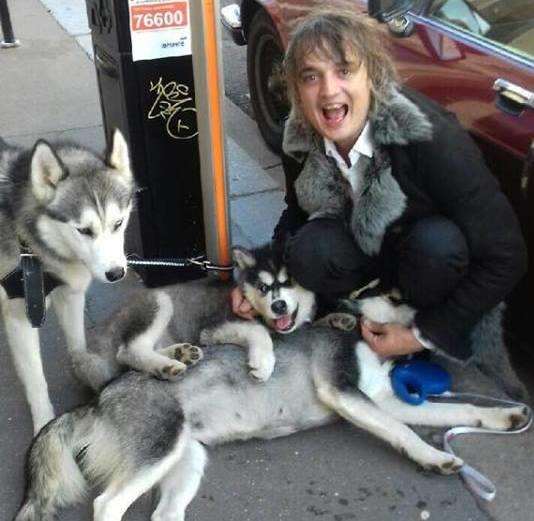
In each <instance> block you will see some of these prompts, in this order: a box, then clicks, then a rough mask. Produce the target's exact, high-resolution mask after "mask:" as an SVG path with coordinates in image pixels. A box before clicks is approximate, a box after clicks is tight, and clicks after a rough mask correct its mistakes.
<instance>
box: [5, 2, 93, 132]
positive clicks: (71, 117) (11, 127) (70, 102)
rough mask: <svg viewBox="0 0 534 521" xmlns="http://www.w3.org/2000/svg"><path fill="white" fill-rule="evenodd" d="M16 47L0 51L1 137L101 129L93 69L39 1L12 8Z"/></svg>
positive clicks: (80, 50) (23, 3)
mask: <svg viewBox="0 0 534 521" xmlns="http://www.w3.org/2000/svg"><path fill="white" fill-rule="evenodd" d="M9 7H10V10H11V18H12V22H13V27H14V28H15V29H16V35H17V38H18V39H19V40H20V41H21V42H22V45H21V46H20V47H17V48H14V49H7V50H2V51H0V71H1V75H0V92H2V100H3V101H2V117H1V118H0V136H3V137H10V136H24V135H28V134H32V135H33V134H45V133H48V132H54V131H64V130H69V129H80V128H86V127H95V126H98V125H101V123H102V118H101V114H100V102H99V99H98V89H97V83H96V75H95V71H94V66H93V64H92V62H91V61H90V60H89V58H88V57H87V55H86V54H85V52H84V51H83V50H82V49H81V47H80V46H78V45H74V44H73V43H74V41H73V38H72V37H71V36H69V35H68V34H67V33H65V31H64V30H63V29H62V28H61V27H60V26H59V25H58V23H57V22H56V20H55V19H54V18H53V17H52V16H50V14H49V13H48V12H47V10H46V8H45V7H44V6H43V4H41V2H39V1H38V0H24V1H22V2H10V3H9Z"/></svg>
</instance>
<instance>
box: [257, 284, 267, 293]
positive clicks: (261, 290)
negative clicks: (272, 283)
mask: <svg viewBox="0 0 534 521" xmlns="http://www.w3.org/2000/svg"><path fill="white" fill-rule="evenodd" d="M258 289H259V290H260V293H261V294H262V295H267V293H269V286H267V284H261V285H260V287H259V288H258Z"/></svg>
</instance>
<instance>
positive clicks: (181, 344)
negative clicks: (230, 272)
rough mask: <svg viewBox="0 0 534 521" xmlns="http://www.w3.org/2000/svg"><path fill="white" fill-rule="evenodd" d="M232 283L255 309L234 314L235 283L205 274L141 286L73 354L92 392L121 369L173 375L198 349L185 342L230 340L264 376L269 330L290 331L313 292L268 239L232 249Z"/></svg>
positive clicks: (308, 310) (270, 358)
mask: <svg viewBox="0 0 534 521" xmlns="http://www.w3.org/2000/svg"><path fill="white" fill-rule="evenodd" d="M232 254H233V259H234V263H235V265H236V271H237V277H236V279H237V284H238V286H239V287H240V288H241V289H242V290H243V292H244V294H245V295H246V297H247V299H248V300H249V302H250V303H251V304H252V306H253V307H254V309H255V310H256V311H257V313H258V319H257V320H243V319H239V318H238V317H236V316H235V315H234V314H233V313H232V310H231V307H230V292H231V290H232V288H233V285H230V284H228V283H224V282H221V281H218V280H212V279H207V278H206V279H202V280H196V281H190V282H184V283H178V284H175V285H174V286H170V287H167V288H165V290H148V289H145V290H142V291H141V292H139V293H138V294H137V295H134V296H133V297H132V298H131V299H130V303H129V304H127V305H126V306H125V307H123V308H122V309H120V311H119V312H118V313H117V314H116V315H115V316H112V317H111V318H110V320H109V323H108V324H107V325H106V326H105V327H104V331H103V332H99V333H98V334H96V335H94V336H95V338H94V341H91V342H89V346H90V350H89V351H88V352H85V351H84V352H80V353H77V354H76V355H75V356H74V368H75V371H76V374H77V375H78V377H79V378H80V379H81V380H82V381H83V382H84V383H86V384H88V385H89V386H90V387H92V388H93V389H95V390H98V389H100V388H101V387H103V386H104V385H105V384H106V383H108V382H109V381H110V380H112V379H113V378H114V377H116V376H117V375H118V374H120V373H121V372H123V371H124V370H125V368H133V369H137V370H139V371H143V372H146V373H150V374H152V375H154V376H156V377H158V378H162V379H165V380H173V379H176V378H178V377H179V376H180V375H181V374H182V372H183V371H184V370H185V369H186V367H187V365H191V364H194V363H196V362H198V361H199V360H200V358H201V351H200V350H199V349H198V348H197V347H196V346H192V345H191V344H189V343H187V342H194V343H201V344H207V343H218V344H221V343H232V344H238V345H240V346H242V347H244V348H246V349H248V367H249V370H250V374H251V376H253V377H254V378H255V379H257V380H260V381H265V380H267V379H268V378H269V377H270V375H271V373H272V372H273V369H274V365H275V358H274V354H273V341H272V338H271V335H272V334H273V333H274V334H287V333H291V332H292V331H294V330H296V329H298V328H299V327H301V326H302V325H303V324H305V323H306V322H309V321H311V320H312V319H313V317H314V312H315V296H314V294H313V293H312V292H310V291H308V290H306V289H304V288H303V287H302V286H300V285H299V284H297V283H296V282H295V281H294V280H293V279H292V278H291V277H290V275H289V274H288V272H287V269H286V267H285V265H284V262H283V254H282V251H281V250H279V249H278V248H276V247H275V246H274V245H271V244H267V245H265V246H262V247H259V248H256V249H254V250H247V249H245V248H240V247H235V248H233V250H232Z"/></svg>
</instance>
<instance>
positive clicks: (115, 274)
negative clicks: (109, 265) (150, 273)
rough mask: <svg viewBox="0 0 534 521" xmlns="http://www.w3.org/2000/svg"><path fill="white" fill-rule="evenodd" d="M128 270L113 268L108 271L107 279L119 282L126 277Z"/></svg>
mask: <svg viewBox="0 0 534 521" xmlns="http://www.w3.org/2000/svg"><path fill="white" fill-rule="evenodd" d="M125 273H126V270H125V269H124V268H113V269H112V270H109V271H106V279H108V281H109V282H117V281H118V280H121V279H122V277H124V275H125Z"/></svg>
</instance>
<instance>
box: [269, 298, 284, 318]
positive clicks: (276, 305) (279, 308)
mask: <svg viewBox="0 0 534 521" xmlns="http://www.w3.org/2000/svg"><path fill="white" fill-rule="evenodd" d="M271 309H272V310H273V313H276V314H277V315H285V314H286V313H287V304H286V302H285V300H276V301H275V302H273V303H272V304H271Z"/></svg>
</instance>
